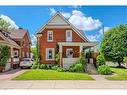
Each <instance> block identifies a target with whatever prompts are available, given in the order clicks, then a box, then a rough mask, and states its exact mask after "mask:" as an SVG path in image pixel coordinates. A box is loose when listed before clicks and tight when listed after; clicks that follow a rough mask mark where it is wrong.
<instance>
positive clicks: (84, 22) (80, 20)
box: [50, 8, 102, 31]
mask: <svg viewBox="0 0 127 95" xmlns="http://www.w3.org/2000/svg"><path fill="white" fill-rule="evenodd" d="M56 12H57V11H56V10H55V9H54V8H50V14H51V15H53V14H55V13H56ZM61 14H62V15H63V16H64V17H65V18H68V20H69V22H71V23H72V24H73V25H74V26H75V27H77V28H78V29H79V30H84V31H90V30H95V29H98V28H99V27H101V25H102V23H101V21H100V20H99V19H93V18H92V17H91V16H86V15H85V14H84V13H83V12H81V11H79V10H73V11H72V12H61Z"/></svg>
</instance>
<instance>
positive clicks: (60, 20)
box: [37, 12, 89, 42]
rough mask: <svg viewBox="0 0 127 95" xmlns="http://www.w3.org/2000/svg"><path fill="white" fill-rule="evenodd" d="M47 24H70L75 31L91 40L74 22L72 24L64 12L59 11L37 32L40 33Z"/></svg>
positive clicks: (84, 38) (85, 39) (83, 37)
mask: <svg viewBox="0 0 127 95" xmlns="http://www.w3.org/2000/svg"><path fill="white" fill-rule="evenodd" d="M47 25H60V26H61V25H68V26H70V27H71V28H72V29H73V30H74V32H76V33H77V34H78V35H79V36H80V37H81V38H82V39H83V40H84V41H87V42H89V40H88V39H87V38H86V36H85V35H83V33H81V31H80V30H79V29H77V28H76V27H75V26H74V25H73V24H71V23H70V22H69V21H68V20H67V19H66V18H65V17H64V16H63V15H62V14H60V13H59V12H57V13H56V14H55V15H54V16H53V17H52V18H51V19H50V20H49V21H48V22H47V23H46V24H45V25H44V26H42V27H41V28H40V29H39V31H38V32H37V34H40V33H41V32H42V31H43V30H44V29H45V27H46V26H47Z"/></svg>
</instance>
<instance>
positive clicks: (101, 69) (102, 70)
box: [98, 65, 112, 75]
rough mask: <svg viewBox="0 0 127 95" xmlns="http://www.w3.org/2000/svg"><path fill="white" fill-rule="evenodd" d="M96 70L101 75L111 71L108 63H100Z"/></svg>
mask: <svg viewBox="0 0 127 95" xmlns="http://www.w3.org/2000/svg"><path fill="white" fill-rule="evenodd" d="M98 72H99V73H100V74H103V75H109V74H112V71H111V69H110V67H109V66H108V65H101V66H99V67H98Z"/></svg>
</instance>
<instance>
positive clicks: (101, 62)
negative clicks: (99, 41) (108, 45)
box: [97, 55, 105, 66]
mask: <svg viewBox="0 0 127 95" xmlns="http://www.w3.org/2000/svg"><path fill="white" fill-rule="evenodd" d="M97 64H98V65H99V66H101V65H105V58H104V56H103V55H98V56H97Z"/></svg>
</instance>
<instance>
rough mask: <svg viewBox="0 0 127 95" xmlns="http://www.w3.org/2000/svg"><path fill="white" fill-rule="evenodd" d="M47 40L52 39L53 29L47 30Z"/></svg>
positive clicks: (50, 40)
mask: <svg viewBox="0 0 127 95" xmlns="http://www.w3.org/2000/svg"><path fill="white" fill-rule="evenodd" d="M47 41H48V42H52V41H53V31H48V32H47Z"/></svg>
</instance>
